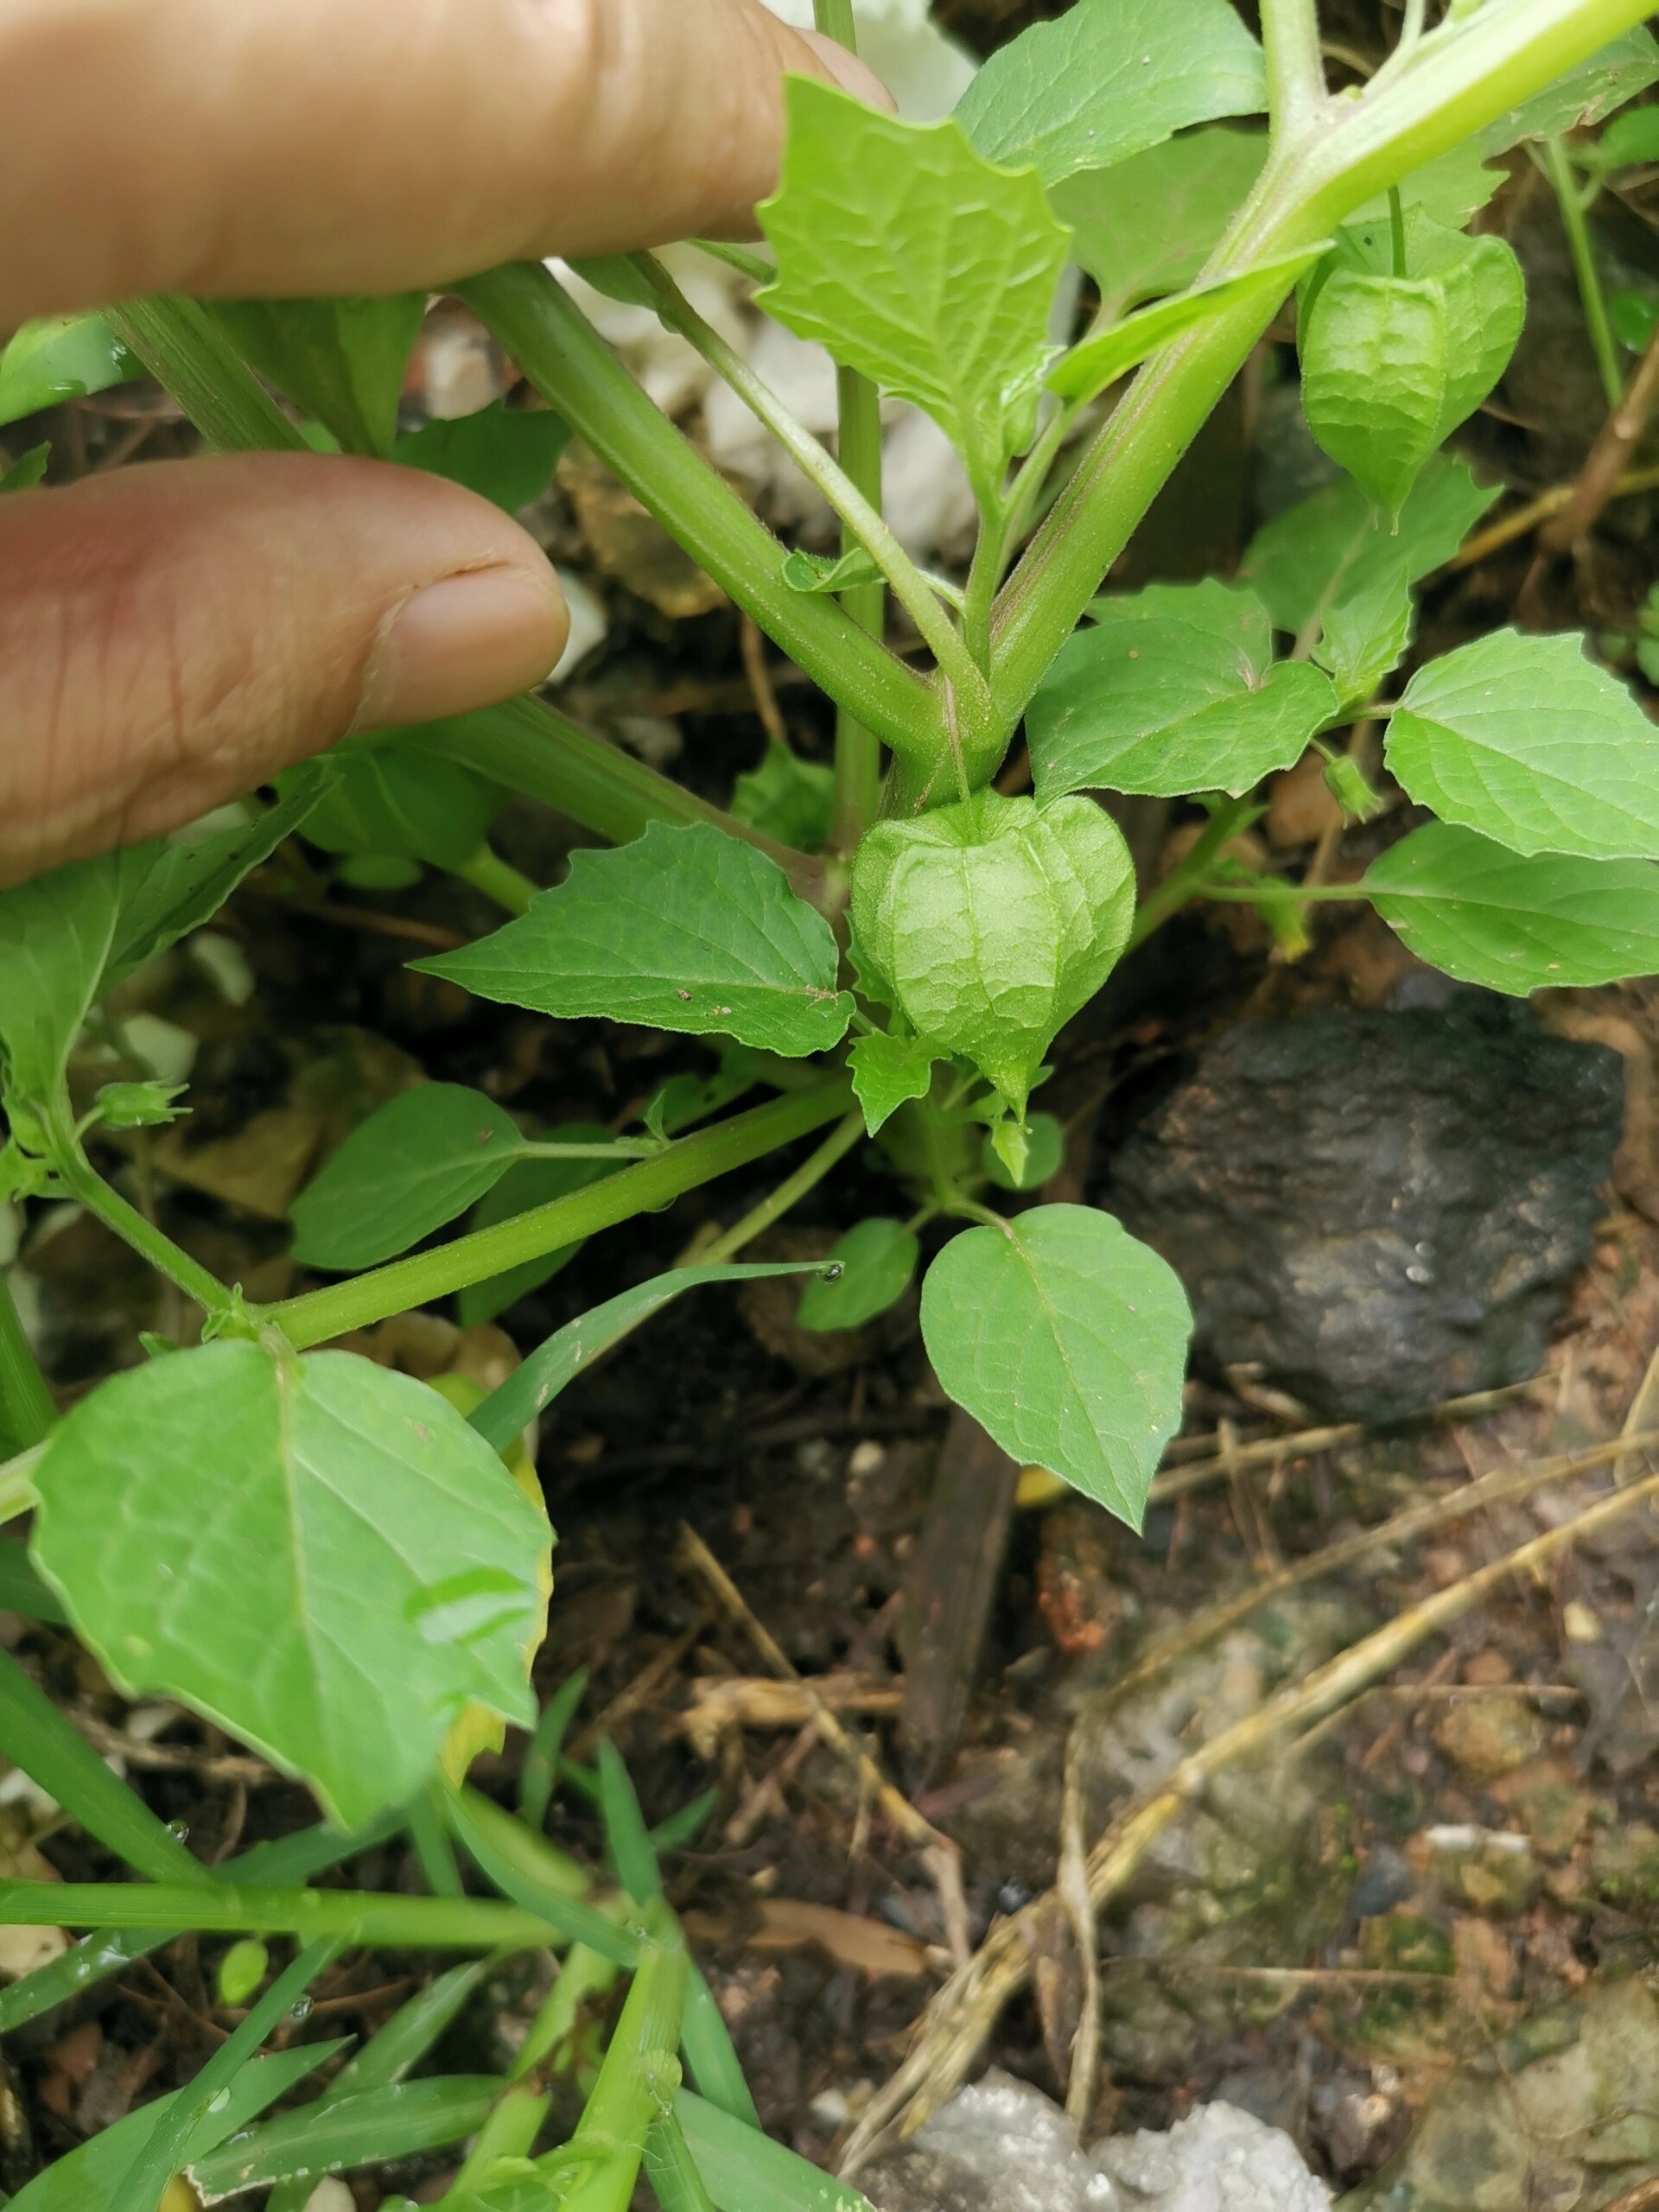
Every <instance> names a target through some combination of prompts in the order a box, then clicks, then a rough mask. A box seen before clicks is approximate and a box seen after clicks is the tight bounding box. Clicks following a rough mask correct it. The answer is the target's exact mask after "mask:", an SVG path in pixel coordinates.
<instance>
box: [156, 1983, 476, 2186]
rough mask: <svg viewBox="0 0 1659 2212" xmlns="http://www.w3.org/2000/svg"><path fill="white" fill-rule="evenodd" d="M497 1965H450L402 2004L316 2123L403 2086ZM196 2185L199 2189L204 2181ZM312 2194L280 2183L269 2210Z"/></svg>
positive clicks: (334, 2087)
mask: <svg viewBox="0 0 1659 2212" xmlns="http://www.w3.org/2000/svg"><path fill="white" fill-rule="evenodd" d="M492 1963H493V1961H491V1960H489V1959H475V1960H474V1961H472V1962H471V1964H469V1965H467V1966H464V1967H450V1969H449V1971H448V1974H440V1975H439V1976H438V1978H437V1980H435V1982H433V1983H432V1984H431V1986H429V1988H426V1989H423V1990H422V1991H421V1992H420V1993H419V1995H418V1996H415V1997H411V1998H410V2000H409V2002H408V2004H407V2005H399V2007H398V2008H397V2011H396V2012H394V2013H393V2014H392V2016H391V2018H390V2019H389V2020H388V2021H387V2022H386V2024H385V2027H383V2028H381V2029H379V2030H378V2031H377V2032H376V2033H375V2034H374V2035H372V2036H371V2037H370V2038H369V2040H368V2042H367V2043H365V2044H364V2046H363V2048H362V2050H359V2051H358V2052H357V2053H356V2054H355V2056H353V2058H352V2059H351V2061H350V2063H348V2064H347V2065H345V2066H343V2067H341V2069H340V2072H339V2073H338V2074H336V2075H335V2076H334V2080H333V2081H332V2082H330V2083H329V2084H328V2086H327V2088H326V2089H325V2090H324V2091H323V2093H322V2094H321V2096H320V2097H319V2098H318V2099H317V2101H316V2102H315V2104H314V2105H312V2106H310V2107H308V2113H309V2114H310V2117H311V2119H312V2120H313V2123H314V2124H315V2121H316V2120H318V2119H319V2118H320V2117H321V2113H323V2112H324V2111H325V2110H326V2109H327V2107H330V2106H333V2105H337V2104H339V2103H340V2102H341V2101H342V2100H343V2099H345V2098H346V2097H365V2096H367V2095H369V2094H372V2092H373V2091H375V2090H378V2089H389V2088H392V2087H393V2085H394V2084H395V2083H397V2082H401V2081H402V2080H403V2078H404V2075H406V2074H408V2073H410V2072H411V2071H412V2070H413V2069H414V2068H415V2067H416V2066H418V2065H419V2064H420V2063H421V2061H422V2059H423V2058H424V2057H425V2056H426V2055H427V2053H428V2052H429V2050H431V2048H432V2046H433V2044H435V2043H436V2041H437V2040H438V2037H440V2036H441V2035H442V2033H443V2031H444V2030H445V2029H446V2028H447V2027H448V2025H449V2024H450V2022H451V2021H452V2020H453V2019H454V2017H455V2015H456V2013H457V2012H460V2010H461V2006H462V2005H464V2004H465V2003H466V2002H467V1999H468V1998H469V1997H470V1996H471V1995H472V1993H473V1992H474V1990H475V1989H476V1988H477V1987H478V1985H479V1983H480V1981H482V1980H483V1979H484V1977H485V1975H486V1974H487V1973H488V1972H489V1970H490V1967H491V1965H492ZM197 2186H198V2187H199V2188H200V2182H198V2184H197ZM312 2193H313V2192H312V2184H311V2183H310V2182H309V2181H307V2180H303V2179H295V2180H291V2181H285V2182H280V2183H278V2184H277V2187H276V2188H275V2189H273V2190H272V2191H271V2194H270V2202H269V2203H268V2204H267V2205H266V2207H265V2212H305V2208H306V2206H307V2205H308V2203H309V2202H311V2197H312Z"/></svg>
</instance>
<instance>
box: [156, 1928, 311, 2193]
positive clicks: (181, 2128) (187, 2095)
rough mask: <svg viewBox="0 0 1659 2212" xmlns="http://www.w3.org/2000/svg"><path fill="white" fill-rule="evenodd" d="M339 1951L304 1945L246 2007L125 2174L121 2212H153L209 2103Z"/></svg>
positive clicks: (224, 2089)
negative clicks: (229, 2034) (230, 2031)
mask: <svg viewBox="0 0 1659 2212" xmlns="http://www.w3.org/2000/svg"><path fill="white" fill-rule="evenodd" d="M339 1948H340V1947H339V1945H338V1944H336V1943H329V1942H323V1943H308V1944H307V1946H306V1948H304V1950H302V1952H301V1953H300V1955H299V1956H298V1957H297V1958H296V1960H295V1961H294V1962H293V1964H292V1965H291V1966H290V1967H289V1968H288V1969H287V1971H286V1972H285V1973H283V1974H278V1975H277V1979H276V1980H275V1981H273V1982H272V1984H271V1985H270V1988H269V1989H268V1990H267V1991H266V1992H265V1993H264V1996H263V1997H261V1998H260V1999H258V2001H257V2003H256V2004H254V2005H250V2007H249V2008H248V2012H247V2016H246V2018H245V2019H244V2020H243V2021H242V2023H241V2025H240V2026H239V2027H238V2028H237V2029H236V2030H235V2031H234V2032H233V2033H232V2035H231V2036H230V2037H228V2038H227V2039H226V2041H225V2042H224V2043H222V2044H220V2045H219V2049H218V2050H216V2051H215V2052H214V2053H213V2056H212V2057H211V2058H210V2059H209V2060H208V2061H207V2064H206V2065H205V2066H204V2067H203V2068H202V2069H201V2071H200V2074H198V2075H197V2076H196V2078H195V2080H194V2082H192V2083H191V2084H190V2086H189V2088H188V2089H181V2090H180V2092H179V2094H178V2095H177V2096H176V2097H175V2098H174V2100H173V2101H172V2103H171V2104H170V2105H169V2106H168V2109H167V2110H166V2111H165V2112H164V2113H162V2116H161V2118H160V2119H159V2120H157V2121H156V2125H155V2126H153V2127H152V2128H151V2129H150V2131H149V2140H148V2141H147V2142H146V2143H145V2145H144V2146H143V2149H142V2150H141V2151H140V2152H139V2153H138V2155H137V2158H134V2160H133V2162H132V2164H131V2165H130V2167H129V2169H128V2171H127V2176H126V2179H125V2180H124V2182H123V2183H122V2184H121V2188H120V2191H119V2193H118V2196H117V2197H116V2200H115V2201H116V2202H117V2203H118V2205H119V2206H120V2207H121V2212H156V2207H157V2205H158V2204H159V2202H160V2201H161V2196H162V2190H164V2189H165V2188H166V2187H167V2185H168V2182H170V2181H171V2180H172V2179H173V2177H174V2176H175V2174H176V2173H177V2172H178V2171H179V2169H180V2167H181V2165H182V2164H184V2161H185V2159H186V2158H187V2157H188V2155H189V2148H190V2138H191V2136H192V2135H193V2134H194V2132H195V2130H196V2128H197V2127H198V2126H200V2123H201V2121H202V2120H205V2119H206V2118H207V2114H208V2113H210V2112H211V2111H212V2110H213V2103H214V2100H215V2099H216V2098H218V2097H219V2096H224V2097H226V2098H228V2097H229V2095H230V2093H231V2090H232V2088H233V2087H234V2085H235V2082H236V2078H237V2076H238V2075H239V2074H240V2073H241V2072H242V2071H243V2069H245V2067H246V2065H247V2064H248V2062H249V2061H250V2060H251V2058H252V2057H253V2056H255V2054H256V2053H257V2050H258V2049H259V2046H260V2044H262V2043H263V2042H264V2039H265V2037H267V2036H268V2035H270V2032H271V2031H272V2030H273V2029H274V2028H275V2027H276V2026H277V2023H278V2022H279V2021H280V2020H281V2019H282V2018H283V2015H284V2014H285V2013H286V2012H289V2010H290V2009H291V2008H292V2006H293V2005H296V2003H297V2002H298V2001H299V1999H301V1998H302V1997H303V1996H304V1994H305V1993H306V1991H307V1990H308V1988H309V1987H310V1986H311V1984H312V1983H313V1982H314V1981H315V1980H316V1978H317V1976H318V1975H319V1974H321V1972H322V1971H323V1969H324V1967H327V1965H328V1964H329V1963H330V1961H332V1960H333V1959H334V1957H335V1956H336V1955H337V1954H338V1951H339Z"/></svg>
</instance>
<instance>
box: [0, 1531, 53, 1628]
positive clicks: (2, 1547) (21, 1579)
mask: <svg viewBox="0 0 1659 2212" xmlns="http://www.w3.org/2000/svg"><path fill="white" fill-rule="evenodd" d="M0 1607H3V1608H4V1610H5V1611H7V1612H9V1613H21V1614H22V1617H23V1618H24V1619H25V1620H26V1621H45V1622H47V1623H48V1625H49V1626H51V1627H53V1628H67V1627H68V1625H69V1616H68V1614H67V1613H66V1612H65V1611H64V1610H63V1606H62V1604H61V1602H60V1599H59V1598H58V1596H57V1593H56V1592H54V1591H52V1590H49V1589H48V1587H47V1586H46V1584H45V1583H44V1582H43V1581H42V1580H41V1576H40V1571H39V1569H38V1568H37V1567H35V1562H34V1561H33V1560H31V1559H30V1557H29V1548H28V1546H27V1545H26V1544H20V1543H18V1542H17V1541H16V1540H15V1539H13V1538H8V1539H7V1540H6V1541H3V1542H0Z"/></svg>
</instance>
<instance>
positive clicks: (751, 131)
mask: <svg viewBox="0 0 1659 2212" xmlns="http://www.w3.org/2000/svg"><path fill="white" fill-rule="evenodd" d="M791 71H794V72H801V73H808V74H816V75H819V76H823V77H828V78H830V79H834V80H836V81H839V82H840V83H842V84H843V85H844V86H847V88H848V89H849V90H851V91H854V92H859V93H861V94H864V95H867V96H871V97H879V88H878V87H877V86H876V85H875V82H874V79H873V78H871V77H869V76H868V73H866V72H865V71H863V70H862V69H861V67H860V66H859V65H858V64H857V63H856V62H855V61H854V60H852V59H851V58H850V56H849V55H848V54H844V53H843V52H842V50H841V49H840V48H836V47H835V46H834V45H833V44H832V43H831V42H830V41H828V40H824V39H819V38H815V37H813V36H812V35H810V34H807V33H801V32H797V31H792V30H791V29H787V28H786V27H785V25H784V24H782V23H780V22H778V21H777V20H776V19H775V18H774V17H773V16H770V15H768V14H767V13H766V11H765V10H764V9H763V8H762V7H761V6H760V4H759V0H399V3H398V4H397V5H389V4H388V0H232V4H228V5H227V4H226V0H0V85H3V86H5V109H6V125H5V130H4V131H3V133H0V201H3V204H4V205H5V206H7V207H10V208H12V209H14V210H22V211H25V212H24V219H22V220H21V221H17V222H14V223H12V224H10V225H9V226H7V229H6V231H5V232H4V233H3V234H0V332H3V331H6V330H10V329H11V328H12V327H15V326H16V324H18V323H20V322H22V321H25V320H26V319H28V318H29V317H31V316H35V315H49V314H56V313H63V312H67V311H70V310H73V309H78V308H90V307H96V306H99V305H101V304H103V303H105V302H111V301H118V300H122V299H128V298H133V297H136V296H139V295H142V294H144V293H148V292H153V291H164V290H173V291H181V292H190V293H195V294H198V295H200V296H208V297H221V298H235V297H258V296H296V295H302V294H308V293H348V294H349V293H358V294H363V293H377V292H393V291H398V290H406V289H416V288H419V287H421V286H432V287H438V286H441V285H442V284H443V283H446V282H449V281H453V280H454V279H455V278H457V277H461V276H463V275H467V274H469V273H471V272H473V271H474V270H479V269H482V268H485V267H487V266H489V265H491V264H493V263H496V262H499V261H504V260H510V259H512V258H515V257H531V256H536V257H540V256H543V255H546V254H552V253H567V254H593V253H608V252H618V251H624V250H626V249H631V248H637V247H639V246H643V245H652V244H656V243H660V242H662V241H663V240H665V239H669V238H682V237H687V236H691V235H696V234H702V235H705V236H706V235H709V234H715V235H718V234H720V233H722V232H726V233H732V232H736V233H738V234H741V232H742V231H743V230H744V228H745V227H746V226H747V224H748V222H749V219H750V215H751V211H752V209H753V205H754V202H755V201H756V200H757V199H759V198H760V197H761V196H763V195H764V194H766V192H768V191H769V190H770V189H771V188H772V184H773V183H774V182H775V181H776V175H777V168H778V160H779V149H780V143H781V139H782V134H783V99H782V86H783V79H784V76H785V73H788V72H791ZM565 634H566V620H565V613H564V608H563V602H562V601H561V599H560V596H559V590H558V585H557V582H556V579H555V577H554V575H553V573H552V570H551V569H550V568H549V566H548V564H547V563H546V561H545V559H544V558H543V555H542V553H541V551H540V550H539V548H538V547H537V545H536V544H535V543H534V542H533V541H532V540H531V538H530V537H527V536H526V535H525V534H524V531H521V530H520V529H519V528H518V525H517V524H515V523H513V522H512V521H511V520H510V519H509V518H507V517H506V516H505V515H503V514H502V513H500V512H499V511H498V510H497V509H496V508H494V507H493V506H491V505H488V504H487V503H486V501H484V500H482V499H476V498H474V495H473V494H472V493H468V492H466V491H463V490H461V488H460V487H459V486H455V485H452V484H449V483H447V482H445V481H444V480H442V479H441V478H438V477H435V476H430V475H428V474H424V473H423V472H419V471H416V470H413V469H404V468H398V467H392V466H391V465H389V464H386V463H383V462H378V461H359V460H352V459H346V458H343V457H338V456H326V455H321V454H317V455H309V454H250V455H243V456H238V457H236V458H225V459H216V460H202V461H183V462H164V463H158V464H155V465H152V466H145V467H137V468H134V469H130V470H124V471H121V472H118V473H115V474H110V475H107V476H100V477H96V478H93V479H91V480H86V481H85V482H82V483H80V484H78V485H75V486H71V487H68V488H67V489H62V490H52V491H41V492H29V493H16V494H13V495H11V496H10V497H8V498H7V499H4V500H3V501H0V885H3V884H5V883H9V882H16V881H18V880H22V878H24V877H26V876H29V875H30V874H35V873H36V872H37V871H39V870H40V869H42V868H51V867H54V866H56V865H57V864H58V863H60V861H66V860H71V859H74V858H78V857H79V856H81V855H86V854H88V853H92V852H97V851H100V850H104V849H107V848H109V847H111V846H112V845H116V844H119V843H124V842H129V841H130V840H132V839H135V838H139V837H145V836H155V835H156V834H158V833H159V832H161V831H163V830H166V829H171V828H175V827H176V826H177V825H178V824H179V823H183V822H186V821H188V820H189V819H191V818H192V817H194V816H195V815H197V814H200V813H202V812H204V811H206V810H207V809H208V808H210V807H212V806H214V805H217V804H220V803H221V802H222V801H224V800H226V799H228V798H234V797H236V796H237V795H238V794H239V793H242V792H244V791H248V790H250V789H251V788H252V787H253V786H254V785H257V784H258V783H260V782H261V781H263V780H264V779H266V778H268V777H270V776H271V775H273V774H274V773H275V772H277V770H278V769H280V768H283V767H285V766H289V765H290V764H291V763H292V762H294V761H295V760H300V759H302V758H303V757H304V756H305V755H306V754H308V753H314V752H316V751H318V750H320V749H321V748H322V747H325V746H327V745H329V744H331V743H332V742H334V741H335V740H336V739H338V738H340V737H342V736H344V735H345V734H347V733H348V732H352V731H357V730H367V729H378V728H394V727H396V726H397V725H399V724H401V723H406V722H419V721H432V720H435V719H437V718H438V717H440V716H442V715H452V714H458V713H461V712H463V711H465V710H466V709H470V708H474V707H479V706H483V705H486V704H488V703H490V702H493V701H494V700H497V699H500V698H504V697H507V696H511V695H512V693H514V692H516V691H518V690H524V689H525V688H527V687H528V686H530V685H531V684H533V683H538V682H539V681H540V680H541V679H542V678H543V677H544V676H545V675H546V674H547V672H548V671H549V670H550V668H551V666H552V665H553V664H554V662H555V661H556V659H557V658H558V655H559V653H560V652H561V651H562V650H563V643H564V638H565Z"/></svg>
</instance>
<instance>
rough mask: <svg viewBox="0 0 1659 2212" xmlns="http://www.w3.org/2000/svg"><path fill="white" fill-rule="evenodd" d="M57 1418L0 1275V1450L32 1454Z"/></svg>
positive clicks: (33, 1351)
mask: <svg viewBox="0 0 1659 2212" xmlns="http://www.w3.org/2000/svg"><path fill="white" fill-rule="evenodd" d="M57 1417H58V1409H57V1408H56V1407H55V1406H54V1404H53V1402H52V1393H51V1391H50V1390H49V1389H48V1388H47V1383H46V1377H45V1376H44V1375H43V1374H41V1363H40V1361H39V1360H38V1359H36V1358H35V1347H34V1345H33V1344H30V1342H29V1338H27V1337H26V1336H25V1335H24V1334H23V1325H22V1322H21V1321H20V1320H19V1319H18V1318H17V1308H16V1305H15V1304H14V1302H13V1300H12V1295H11V1285H10V1283H9V1282H8V1281H6V1278H5V1276H4V1274H0V1451H4V1452H28V1451H31V1450H32V1449H33V1448H34V1446H35V1445H37V1444H39V1443H41V1442H42V1441H43V1440H45V1438H46V1437H47V1436H48V1435H49V1434H50V1433H51V1429H52V1425H53V1423H54V1421H56V1420H57Z"/></svg>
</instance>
